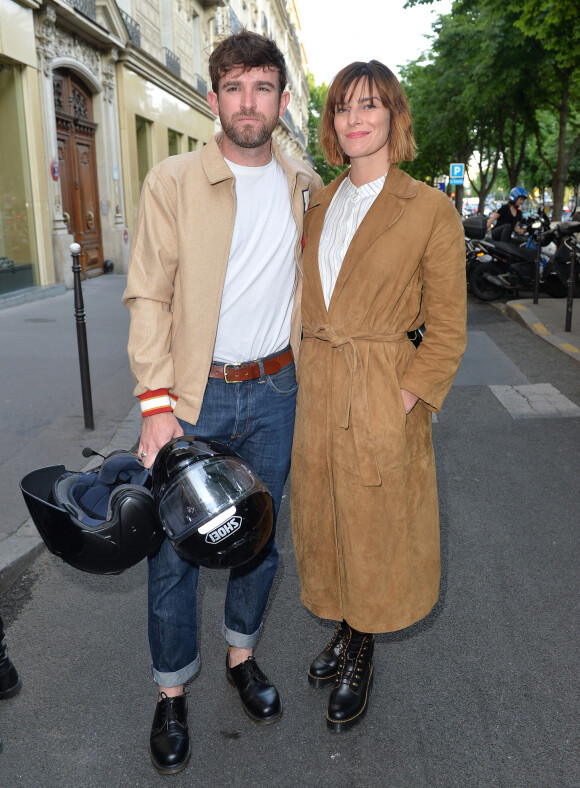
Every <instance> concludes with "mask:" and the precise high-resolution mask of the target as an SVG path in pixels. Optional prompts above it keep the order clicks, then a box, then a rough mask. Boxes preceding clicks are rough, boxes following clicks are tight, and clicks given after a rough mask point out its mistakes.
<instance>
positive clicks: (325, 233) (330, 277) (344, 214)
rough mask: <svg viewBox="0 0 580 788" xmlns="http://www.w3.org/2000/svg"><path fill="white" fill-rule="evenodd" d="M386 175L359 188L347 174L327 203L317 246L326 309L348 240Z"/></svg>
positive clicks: (348, 244) (363, 216)
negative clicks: (328, 203)
mask: <svg viewBox="0 0 580 788" xmlns="http://www.w3.org/2000/svg"><path fill="white" fill-rule="evenodd" d="M386 177H387V176H386V175H383V176H382V177H381V178H377V180H376V181H371V182H370V183H365V184H363V185H362V186H360V187H359V188H357V187H356V186H354V185H353V184H352V182H351V180H350V177H347V178H345V179H344V180H343V182H342V183H341V184H340V186H339V187H338V189H337V190H336V194H335V195H334V197H333V198H332V202H331V203H330V205H329V206H328V210H327V212H326V216H325V217H324V227H323V228H322V233H321V236H320V245H319V247H318V266H319V268H320V278H321V280H322V291H323V293H324V299H325V301H326V308H327V309H328V305H329V304H330V299H331V297H332V291H333V290H334V285H335V284H336V280H337V277H338V274H339V272H340V268H341V266H342V261H343V260H344V256H345V255H346V252H347V250H348V247H349V246H350V242H351V241H352V239H353V237H354V234H355V233H356V231H357V229H358V228H359V225H360V223H361V222H362V220H363V219H364V218H365V216H366V215H367V213H368V211H369V209H370V207H371V205H372V204H373V203H374V201H375V200H376V198H377V195H378V194H379V192H380V191H381V189H382V188H383V185H384V183H385V178H386Z"/></svg>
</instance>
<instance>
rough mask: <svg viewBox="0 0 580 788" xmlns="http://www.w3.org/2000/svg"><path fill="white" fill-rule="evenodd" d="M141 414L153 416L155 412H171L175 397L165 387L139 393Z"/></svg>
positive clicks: (175, 400)
mask: <svg viewBox="0 0 580 788" xmlns="http://www.w3.org/2000/svg"><path fill="white" fill-rule="evenodd" d="M139 402H140V404H141V415H142V416H143V418H145V417H146V416H154V415H155V414H157V413H172V412H173V409H174V408H175V405H176V403H177V397H175V396H173V394H170V393H169V391H168V390H167V389H157V390H156V391H146V392H145V393H144V394H140V395H139Z"/></svg>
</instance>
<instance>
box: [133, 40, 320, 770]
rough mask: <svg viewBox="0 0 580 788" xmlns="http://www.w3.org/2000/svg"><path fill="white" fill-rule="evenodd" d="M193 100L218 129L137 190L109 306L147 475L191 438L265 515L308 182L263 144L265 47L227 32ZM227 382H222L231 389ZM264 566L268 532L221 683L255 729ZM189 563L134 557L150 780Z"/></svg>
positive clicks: (162, 738) (276, 465)
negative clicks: (145, 616) (253, 494)
mask: <svg viewBox="0 0 580 788" xmlns="http://www.w3.org/2000/svg"><path fill="white" fill-rule="evenodd" d="M210 76H211V83H212V90H211V91H210V92H209V93H208V101H209V104H210V106H211V108H212V110H213V112H214V113H215V114H216V115H219V117H220V121H221V124H222V127H223V132H221V133H219V134H217V135H216V136H215V137H214V138H213V139H212V140H211V141H210V142H209V143H208V145H207V146H206V147H205V148H204V149H203V150H202V151H198V152H195V153H188V154H184V155H182V156H174V157H171V158H169V159H166V160H165V161H163V162H161V164H159V165H157V166H156V167H154V168H153V169H152V170H151V172H150V173H149V175H148V177H147V179H146V181H145V183H144V185H143V191H142V195H141V205H140V211H139V219H138V223H137V229H136V234H135V240H134V248H133V252H132V257H131V263H130V266H129V275H128V283H127V290H126V292H125V294H124V303H125V305H126V306H127V307H128V308H129V309H130V310H131V328H130V336H129V356H130V360H131V368H132V371H133V375H134V377H135V379H136V380H137V386H136V389H135V393H136V395H137V396H138V397H139V399H140V401H141V408H142V412H143V416H144V420H143V426H142V432H141V439H140V442H139V453H140V456H141V457H142V458H143V462H144V464H145V465H146V466H147V467H150V466H151V465H152V464H153V461H154V459H155V456H156V454H157V452H158V451H159V449H160V448H161V447H162V446H163V445H164V444H165V443H167V441H169V440H170V439H171V438H173V437H176V436H179V435H182V434H183V433H184V432H185V433H186V434H194V435H196V436H197V437H199V438H202V439H203V438H205V439H214V440H218V441H221V442H223V443H225V444H227V445H228V446H230V447H231V448H232V449H233V450H234V451H236V452H238V453H239V454H240V455H241V456H242V457H243V458H244V459H245V460H246V461H247V462H248V464H249V465H250V466H251V467H252V468H253V470H254V471H255V472H256V473H257V474H258V476H259V477H261V479H262V481H264V482H265V484H266V485H267V486H268V487H269V489H270V492H271V493H272V496H273V499H274V513H275V515H276V514H277V512H278V508H279V505H280V500H281V497H282V490H283V487H284V482H285V480H286V478H287V475H288V471H289V465H290V449H291V442H292V431H293V425H294V408H295V396H296V388H297V386H296V379H295V369H294V361H293V354H292V348H294V349H295V348H296V347H297V344H298V341H299V334H300V293H301V285H302V282H301V271H300V267H299V256H300V252H301V239H302V217H303V214H304V211H305V210H306V209H307V207H308V202H309V198H310V193H311V192H313V191H315V190H316V189H317V188H319V187H320V186H321V185H322V183H321V181H320V179H319V178H318V176H316V175H315V174H314V173H313V172H312V170H311V169H310V168H309V167H308V166H307V165H305V164H304V162H302V161H299V160H297V159H290V158H288V157H286V156H285V155H284V154H283V153H282V152H281V150H280V148H279V147H278V146H277V145H276V143H275V142H274V141H273V140H272V138H271V137H272V132H273V131H274V128H275V127H276V124H277V122H278V117H279V116H281V115H283V114H284V111H285V110H286V107H287V106H288V102H289V100H290V96H289V94H288V93H287V92H286V91H285V86H286V65H285V62H284V57H283V55H282V53H281V52H280V50H279V49H278V48H277V46H276V45H275V43H274V42H273V41H271V40H269V39H267V38H265V37H263V36H260V35H257V34H255V33H251V32H248V31H242V32H241V33H238V34H236V35H233V36H230V37H229V38H227V39H224V40H223V41H222V42H221V43H220V44H219V45H218V46H217V48H216V49H215V50H214V52H213V53H212V55H211V56H210ZM232 384H233V385H232ZM277 565H278V553H277V550H276V545H275V542H274V539H273V538H272V539H271V540H270V541H269V542H268V544H267V545H266V546H265V547H264V549H263V550H262V551H261V552H260V554H259V555H258V556H257V557H256V558H254V559H253V560H252V561H250V562H249V563H248V564H245V565H244V566H242V567H239V568H237V569H233V570H231V572H230V576H229V581H228V588H227V594H226V603H225V615H224V624H223V633H224V637H225V639H226V642H227V643H228V645H229V649H228V655H227V659H226V675H227V678H228V680H229V681H230V683H232V684H234V686H235V687H236V688H237V689H238V692H239V695H240V698H241V701H242V704H243V707H244V709H245V711H246V712H247V714H248V715H249V716H250V718H251V719H252V720H254V721H255V722H257V723H259V724H268V723H271V722H275V721H276V720H277V719H279V717H280V716H281V714H282V705H281V702H280V698H279V695H278V692H277V690H276V688H275V686H274V685H273V684H272V683H271V682H270V681H269V680H268V679H267V677H266V676H265V675H264V674H263V673H262V671H261V670H260V669H259V667H258V666H257V664H256V662H255V660H254V657H253V648H254V645H255V643H256V641H257V638H258V634H259V631H260V627H261V624H262V616H263V613H264V609H265V606H266V603H267V600H268V595H269V592H270V588H271V585H272V581H273V578H274V574H275V572H276V568H277ZM198 572H199V567H198V566H197V565H195V564H192V563H189V562H188V561H185V560H183V559H181V558H180V557H179V556H178V555H177V553H176V552H175V550H174V549H173V547H172V546H171V544H170V542H169V541H168V540H165V542H164V543H163V546H162V547H161V550H160V551H159V553H158V554H157V555H156V556H155V557H153V558H152V559H150V561H149V642H150V648H151V655H152V663H153V664H152V668H153V677H154V679H155V681H156V683H157V684H158V686H159V695H158V703H157V708H156V712H155V717H154V720H153V727H152V730H151V739H150V747H151V758H152V761H153V765H154V766H155V768H157V770H158V771H160V772H163V773H173V772H178V771H180V770H181V769H183V768H184V767H185V766H186V764H187V761H188V759H189V753H190V746H189V738H188V733H187V721H186V718H187V709H186V702H185V696H184V684H185V683H186V682H187V681H189V680H190V679H191V678H192V677H193V676H195V675H196V673H197V672H198V670H199V662H200V660H199V654H198V648H197V608H196V588H197V580H198Z"/></svg>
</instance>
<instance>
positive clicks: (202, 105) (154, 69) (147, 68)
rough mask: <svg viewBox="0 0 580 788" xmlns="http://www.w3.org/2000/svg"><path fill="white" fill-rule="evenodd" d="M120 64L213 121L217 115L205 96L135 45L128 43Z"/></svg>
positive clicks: (120, 58)
mask: <svg viewBox="0 0 580 788" xmlns="http://www.w3.org/2000/svg"><path fill="white" fill-rule="evenodd" d="M119 63H122V64H123V65H124V66H125V67H126V68H128V69H130V70H131V71H134V72H135V73H136V74H138V75H139V76H140V77H143V79H146V80H148V81H149V82H152V83H153V84H154V85H157V87H159V88H161V89H162V90H165V91H166V92H167V93H170V94H171V95H173V96H175V98H178V99H179V100H180V101H184V102H185V103H186V104H189V106H191V107H193V108H194V109H196V110H198V112H201V113H202V114H204V115H205V116H206V117H208V118H210V119H211V120H214V119H215V115H214V114H213V112H212V111H211V109H210V106H209V104H208V103H207V99H206V97H205V96H202V95H201V94H200V93H198V92H197V90H194V88H193V87H192V86H191V85H190V84H189V83H188V82H185V80H183V79H181V78H179V77H177V76H175V74H173V73H172V72H171V71H169V69H167V68H166V67H165V66H164V65H163V63H160V62H159V61H158V60H156V59H155V58H154V57H153V56H152V55H150V54H149V53H148V52H145V50H143V49H141V48H140V47H137V46H135V45H134V44H131V43H128V44H127V46H126V47H125V49H124V50H123V51H122V52H121V53H120V54H119Z"/></svg>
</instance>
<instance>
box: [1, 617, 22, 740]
mask: <svg viewBox="0 0 580 788" xmlns="http://www.w3.org/2000/svg"><path fill="white" fill-rule="evenodd" d="M21 689H22V680H21V678H20V676H19V675H18V673H17V671H16V668H15V667H14V665H13V664H12V660H11V659H10V657H9V656H8V652H7V650H6V641H5V640H4V622H3V621H2V616H0V700H5V699H6V698H13V697H14V695H18V693H19V692H20V690H21ZM0 752H2V739H0Z"/></svg>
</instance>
